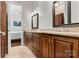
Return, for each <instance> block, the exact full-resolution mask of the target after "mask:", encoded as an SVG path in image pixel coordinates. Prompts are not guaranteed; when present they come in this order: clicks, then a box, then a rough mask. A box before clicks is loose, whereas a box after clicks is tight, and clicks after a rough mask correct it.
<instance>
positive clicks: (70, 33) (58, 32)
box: [25, 30, 79, 37]
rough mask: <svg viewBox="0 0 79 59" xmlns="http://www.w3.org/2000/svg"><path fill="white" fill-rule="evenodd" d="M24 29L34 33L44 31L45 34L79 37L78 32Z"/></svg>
mask: <svg viewBox="0 0 79 59" xmlns="http://www.w3.org/2000/svg"><path fill="white" fill-rule="evenodd" d="M25 31H26V32H34V33H45V34H55V35H64V36H75V37H79V32H62V31H53V30H25Z"/></svg>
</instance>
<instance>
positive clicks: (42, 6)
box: [23, 1, 79, 32]
mask: <svg viewBox="0 0 79 59" xmlns="http://www.w3.org/2000/svg"><path fill="white" fill-rule="evenodd" d="M28 6H29V7H30V9H29V7H28V9H29V11H27V8H26V7H25V5H24V12H23V14H24V24H23V26H24V30H26V29H31V16H32V15H31V14H32V13H33V12H34V10H36V11H37V12H38V13H39V29H52V30H53V29H55V30H61V29H63V30H64V31H71V32H78V31H79V27H78V26H76V27H64V28H62V27H60V28H53V27H52V19H53V17H52V2H51V1H42V2H41V1H40V2H39V1H38V2H32V5H28ZM31 8H32V9H31ZM65 19H66V18H65Z"/></svg>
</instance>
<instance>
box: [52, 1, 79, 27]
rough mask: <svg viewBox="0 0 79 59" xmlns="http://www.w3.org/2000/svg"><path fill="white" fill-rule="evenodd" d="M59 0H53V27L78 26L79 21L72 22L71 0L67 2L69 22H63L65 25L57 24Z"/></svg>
mask: <svg viewBox="0 0 79 59" xmlns="http://www.w3.org/2000/svg"><path fill="white" fill-rule="evenodd" d="M56 2H57V1H54V2H53V6H52V14H53V27H61V26H62V27H64V26H67V27H70V26H71V27H73V26H77V25H79V23H71V1H66V2H67V19H68V24H63V25H55V3H56Z"/></svg>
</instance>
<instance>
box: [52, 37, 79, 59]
mask: <svg viewBox="0 0 79 59" xmlns="http://www.w3.org/2000/svg"><path fill="white" fill-rule="evenodd" d="M51 44H52V45H51V47H52V50H53V51H52V54H51V56H52V57H56V58H71V57H79V56H78V44H79V40H77V39H76V38H75V39H74V38H72V37H67V36H53V37H52V40H51ZM53 48H54V49H53Z"/></svg>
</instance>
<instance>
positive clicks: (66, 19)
mask: <svg viewBox="0 0 79 59" xmlns="http://www.w3.org/2000/svg"><path fill="white" fill-rule="evenodd" d="M70 23H71V2H70V1H55V2H53V27H59V26H63V25H67V24H70Z"/></svg>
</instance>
